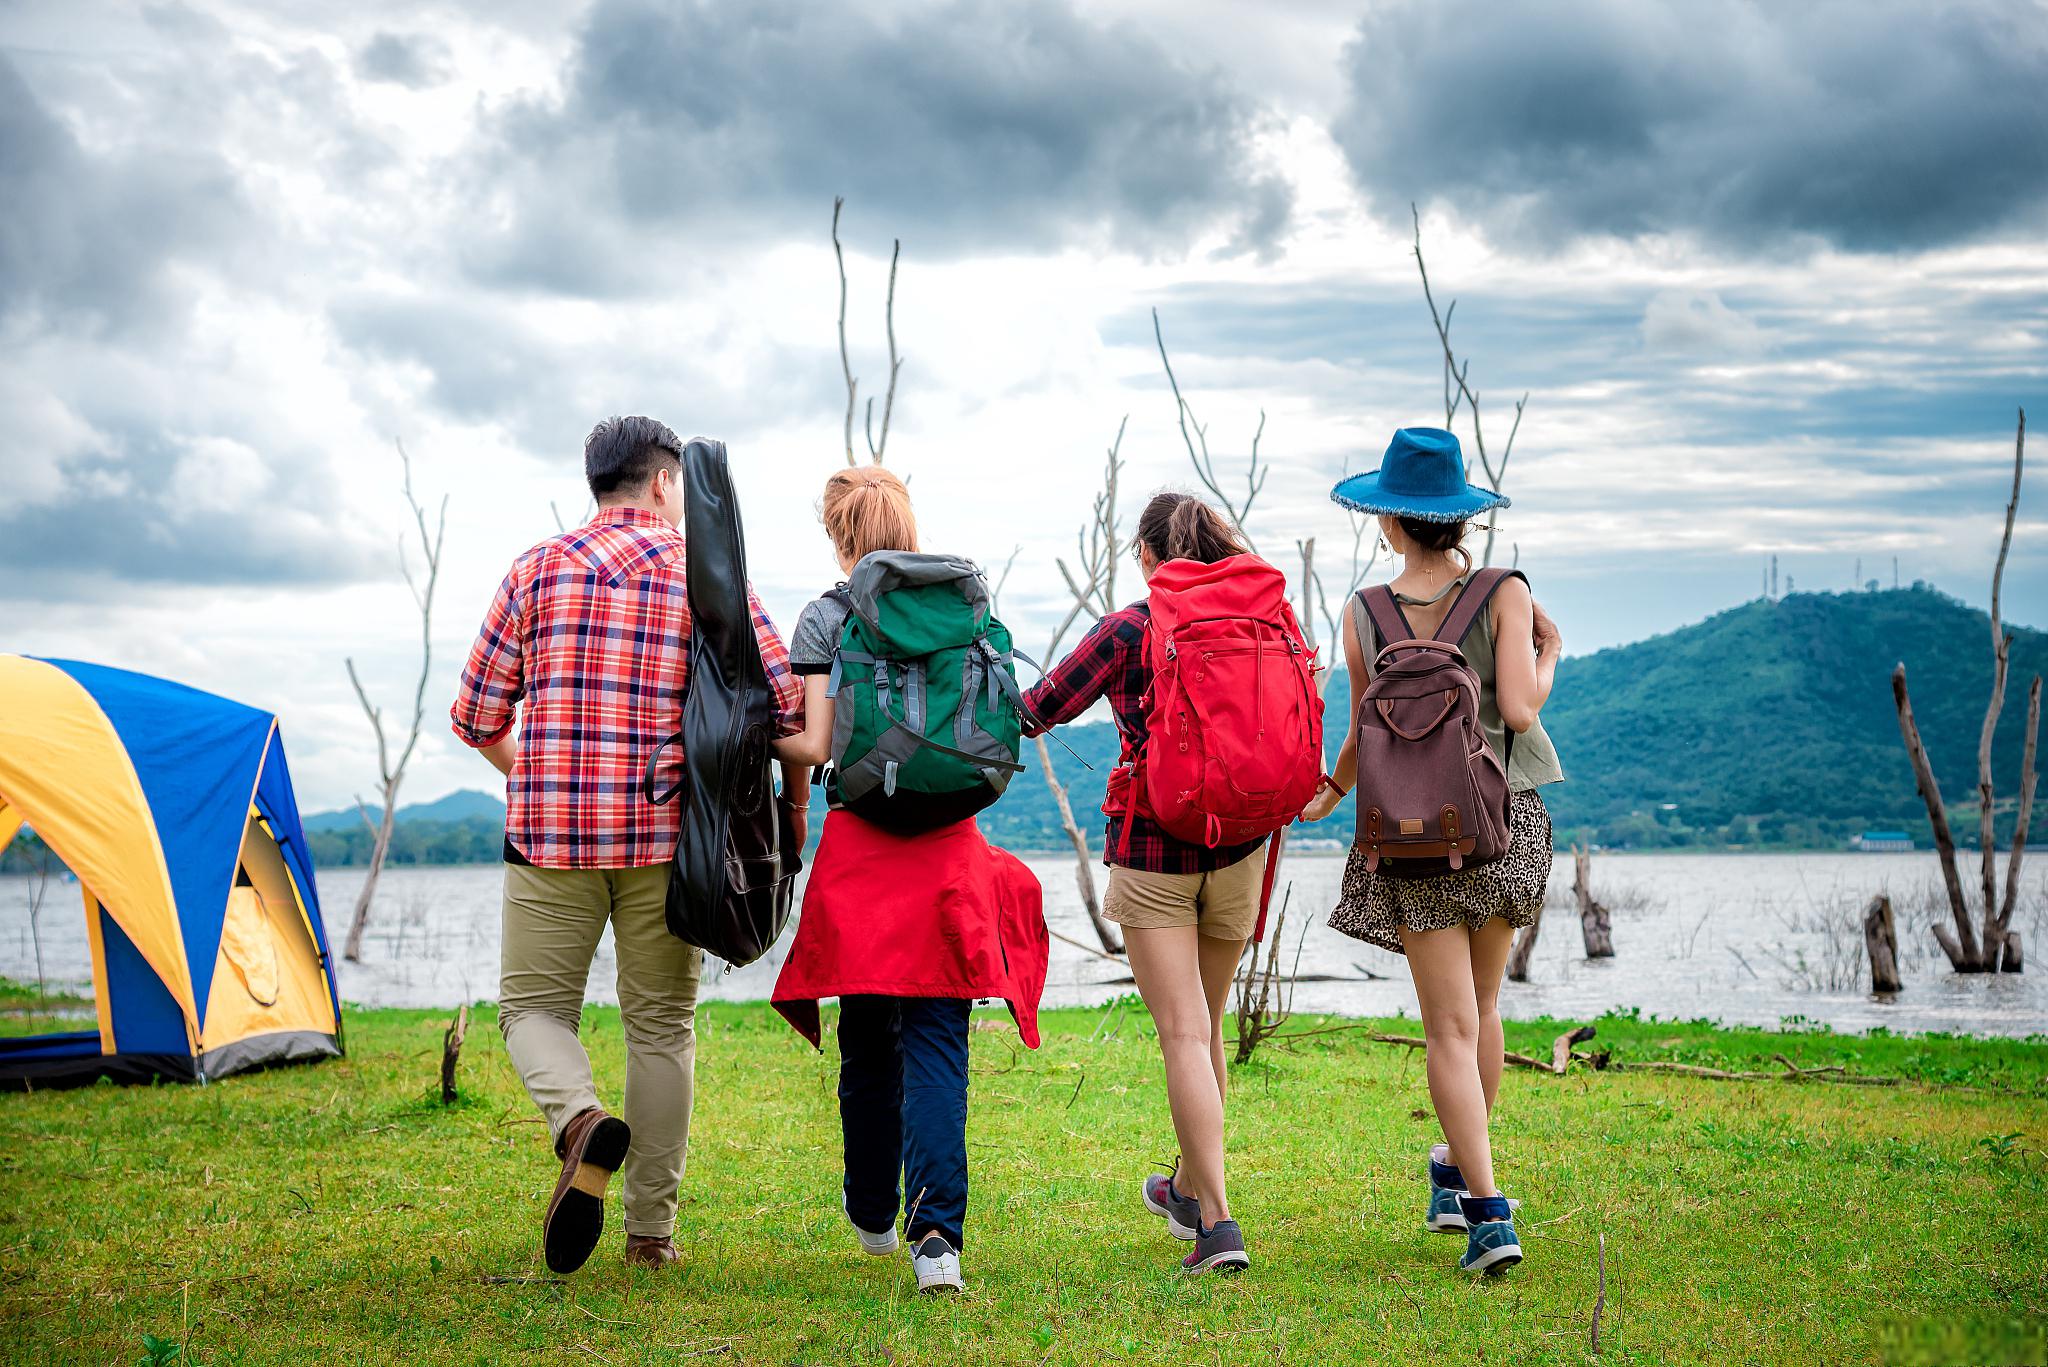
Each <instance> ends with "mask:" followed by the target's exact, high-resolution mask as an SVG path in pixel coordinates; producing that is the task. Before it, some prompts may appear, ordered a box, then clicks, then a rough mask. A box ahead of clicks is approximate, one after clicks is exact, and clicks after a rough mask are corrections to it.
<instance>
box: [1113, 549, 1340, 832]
mask: <svg viewBox="0 0 2048 1367" xmlns="http://www.w3.org/2000/svg"><path fill="white" fill-rule="evenodd" d="M1151 590H1152V593H1151V602H1152V621H1151V625H1150V626H1149V627H1148V628H1147V629H1146V632H1145V657H1146V661H1147V663H1149V664H1150V665H1151V667H1152V687H1151V688H1150V689H1149V690H1147V692H1146V694H1145V726H1146V732H1147V739H1146V742H1145V744H1144V746H1143V747H1142V748H1141V749H1140V750H1139V751H1138V752H1137V753H1136V754H1133V753H1132V749H1131V746H1130V745H1129V744H1128V742H1127V743H1126V745H1125V749H1124V766H1123V767H1121V768H1120V769H1119V771H1118V775H1116V776H1112V782H1111V784H1110V792H1111V799H1110V803H1106V804H1105V806H1106V807H1108V808H1109V810H1112V811H1115V810H1119V809H1120V810H1122V811H1123V812H1125V813H1126V820H1125V822H1124V828H1123V835H1124V840H1123V845H1124V848H1125V850H1126V851H1128V848H1129V843H1130V830H1131V823H1130V821H1129V820H1128V815H1129V814H1131V813H1142V814H1144V815H1147V816H1150V817H1152V818H1153V819H1154V820H1156V821H1157V822H1158V823H1159V824H1160V826H1161V827H1163V828H1164V829H1165V831H1166V832H1167V834H1169V835H1171V836H1173V837H1174V838H1175V839H1177V840H1182V841H1185V842H1187V843H1188V844H1190V845H1203V846H1207V847H1208V848H1210V849H1215V848H1218V847H1220V846H1225V845H1242V844H1246V843H1248V842H1250V841H1253V840H1257V839H1259V838H1260V837H1262V836H1266V835H1270V834H1272V833H1273V832H1274V831H1277V830H1279V829H1280V828H1281V827H1283V826H1285V825H1287V824H1288V823H1289V822H1290V821H1293V820H1294V818H1295V817H1297V816H1299V815H1300V814H1301V809H1302V808H1303V807H1305V806H1307V805H1308V802H1309V799H1310V798H1312V797H1314V796H1315V792H1316V783H1317V780H1318V779H1319V778H1320V776H1321V775H1322V771H1323V700H1322V698H1321V697H1319V696H1318V695H1317V693H1316V688H1315V655H1314V652H1312V651H1310V650H1309V648H1308V646H1307V644H1306V643H1305V642H1304V641H1303V639H1302V635H1301V627H1300V625H1299V623H1297V622H1296V621H1295V617H1294V609H1293V608H1291V607H1290V606H1288V603H1287V577H1286V576H1285V575H1283V574H1282V573H1281V572H1280V571H1279V570H1277V569H1275V568H1273V566H1271V565H1269V564H1267V563H1266V562H1265V561H1263V560H1261V559H1259V557H1257V556H1256V555H1250V554H1245V555H1233V556H1229V557H1227V558H1225V559H1222V560H1219V561H1217V562H1216V563H1214V564H1210V565H1205V564H1203V563H1202V562H1200V561H1198V560H1169V561H1167V562H1166V563H1165V564H1163V565H1161V566H1160V567H1159V568H1158V569H1157V570H1156V571H1154V573H1153V575H1152V585H1151ZM1119 796H1120V797H1121V798H1122V802H1121V806H1120V808H1119V807H1118V806H1115V805H1111V804H1114V803H1116V802H1117V799H1118V797H1119Z"/></svg>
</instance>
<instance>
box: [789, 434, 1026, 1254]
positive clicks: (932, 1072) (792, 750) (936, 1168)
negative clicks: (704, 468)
mask: <svg viewBox="0 0 2048 1367" xmlns="http://www.w3.org/2000/svg"><path fill="white" fill-rule="evenodd" d="M820 512H821V514H822V517H823V521H824V524H825V530H826V532H827V534H829V535H830V537H831V538H832V545H833V550H834V551H835V552H836V554H837V556H838V559H839V567H840V569H841V570H842V571H843V572H845V573H846V574H847V575H848V582H847V583H845V584H843V585H841V586H839V587H837V588H835V589H833V590H831V591H830V592H828V593H827V594H825V595H824V596H823V597H821V598H819V599H818V600H817V601H815V602H813V603H811V604H810V605H809V606H808V607H806V608H805V609H804V610H803V613H802V615H801V616H799V617H798V618H797V624H796V630H795V631H794V632H792V633H791V635H790V664H791V668H792V669H793V670H794V672H795V673H796V674H797V675H798V676H799V677H801V678H802V679H803V681H804V706H805V712H804V718H805V727H804V731H803V733H802V734H801V735H798V736H793V737H790V738H788V739H786V740H782V741H778V742H776V745H775V752H776V757H777V758H778V759H780V760H782V761H784V762H785V763H790V764H808V765H814V766H816V765H824V764H827V763H829V764H830V765H831V766H832V767H831V769H830V770H828V771H827V772H826V775H825V777H824V780H823V790H824V792H825V794H826V797H827V800H828V802H829V804H830V807H831V811H830V813H829V814H828V815H827V816H826V818H825V823H824V831H823V839H822V840H821V842H820V844H819V846H818V854H817V859H816V862H815V863H814V864H813V866H812V868H811V875H810V881H809V882H808V883H807V884H806V886H805V889H804V900H803V908H802V911H801V913H800V916H799V919H798V922H797V931H796V939H795V941H794V943H792V944H791V946H790V950H789V958H788V959H787V960H786V961H785V962H784V964H783V966H782V971H781V973H780V975H779V976H778V978H777V980H776V984H775V991H774V996H773V1000H774V1004H775V1008H776V1009H777V1010H778V1011H780V1012H781V1013H782V1015H783V1016H784V1017H785V1018H786V1019H787V1020H788V1021H789V1022H790V1024H791V1025H793V1026H795V1027H796V1029H797V1030H798V1031H800V1032H801V1033H802V1034H803V1035H804V1036H805V1037H806V1038H807V1039H809V1040H810V1041H811V1043H812V1044H814V1045H817V1044H821V1041H822V1031H821V1024H820V1019H819V1012H818V1002H819V1000H820V999H821V998H825V997H837V998H838V999H839V1029H838V1036H839V1057H840V1064H839V1117H840V1129H841V1134H842V1138H843V1140H844V1144H845V1180H844V1183H843V1188H842V1191H843V1194H842V1198H841V1204H842V1209H844V1210H845V1212H846V1218H847V1220H848V1221H849V1222H850V1223H851V1224H852V1225H853V1227H854V1230H855V1232H856V1233H857V1234H858V1236H859V1240H860V1246H861V1248H862V1249H863V1250H864V1251H865V1252H867V1253H870V1254H874V1255H876V1256H882V1255H886V1254H889V1253H892V1252H894V1251H895V1250H896V1248H897V1237H896V1220H897V1216H898V1214H899V1213H900V1214H902V1216H903V1223H904V1231H903V1232H904V1237H905V1239H906V1240H907V1241H908V1243H909V1244H910V1247H911V1268H912V1271H913V1273H914V1274H915V1276H916V1279H917V1288H918V1290H920V1291H929V1292H937V1291H953V1290H959V1289H960V1288H961V1287H962V1285H963V1279H962V1276H961V1268H960V1253H961V1249H962V1247H963V1245H964V1226H965V1223H966V1216H967V1053H968V1051H967V1030H968V1013H969V1011H970V1009H971V1008H972V1006H973V1004H974V1001H975V999H976V998H990V997H1000V998H1002V999H1004V1000H1005V1001H1007V1002H1008V1003H1009V1006H1010V1010H1011V1012H1012V1014H1013V1015H1014V1016H1015V1017H1016V1020H1017V1026H1018V1031H1019V1033H1020V1034H1021V1035H1022V1036H1023V1039H1024V1043H1025V1044H1026V1045H1027V1046H1029V1047H1031V1048H1034V1049H1035V1048H1037V1047H1038V1021H1037V1011H1038V998H1039V994H1040V992H1041V991H1043V989H1044V987H1045V973H1046V958H1047V955H1046V951H1047V938H1046V932H1045V918H1044V915H1043V911H1042V907H1041V902H1040V892H1039V886H1038V880H1037V879H1036V878H1035V877H1034V876H1033V875H1032V873H1031V871H1030V870H1029V869H1027V868H1025V867H1024V865H1023V863H1022V862H1020V861H1019V860H1017V859H1016V858H1014V857H1013V856H1011V855H1010V854H1008V853H1006V852H1005V851H1003V850H999V849H997V848H995V847H994V846H992V845H990V844H989V843H988V841H987V840H986V839H984V838H983V837H982V834H981V830H980V828H979V827H978V826H977V825H976V824H975V822H974V813H975V812H976V811H978V810H980V809H981V808H982V807H985V806H987V805H988V803H990V802H992V801H994V800H995V797H996V795H998V794H1000V793H1001V791H1002V789H1003V786H1004V784H1006V783H1007V782H1008V779H1009V776H1010V774H1012V773H1014V772H1016V771H1017V769H1018V767H1019V766H1018V765H1017V763H1016V759H1017V736H1018V718H1017V712H1016V699H1017V686H1016V681H1015V677H1014V674H1013V673H1012V669H1013V666H1011V664H1010V662H1009V636H1008V633H1007V632H1006V631H1004V630H1003V627H1002V624H1001V623H1000V622H998V621H996V620H995V617H994V616H993V614H992V612H991V611H990V603H989V595H988V586H987V584H986V583H984V582H983V581H982V578H981V573H980V571H979V570H978V569H976V568H975V567H974V566H973V565H972V564H971V563H969V562H967V561H963V560H958V559H955V558H951V557H946V556H935V555H924V554H921V553H919V551H918V549H917V546H918V540H917V522H916V519H915V517H914V516H913V514H912V512H911V507H910V494H909V491H908V490H907V489H905V488H904V486H903V482H902V481H901V480H899V479H897V478H896V476H894V475H892V474H890V473H889V472H888V471H887V470H884V469H882V468H880V467H879V466H864V467H857V468H853V469H847V470H841V471H839V472H838V473H836V474H834V475H833V476H832V478H831V479H830V480H829V481H827V483H826V486H825V497H824V500H823V502H822V504H821V505H820ZM899 1181H900V1186H899Z"/></svg>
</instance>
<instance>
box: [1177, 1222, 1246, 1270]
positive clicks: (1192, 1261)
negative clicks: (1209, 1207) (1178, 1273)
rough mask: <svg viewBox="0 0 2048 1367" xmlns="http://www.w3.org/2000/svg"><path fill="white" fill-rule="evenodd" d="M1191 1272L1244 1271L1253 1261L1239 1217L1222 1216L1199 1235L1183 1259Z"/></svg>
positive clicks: (1183, 1262) (1183, 1264) (1182, 1261)
mask: <svg viewBox="0 0 2048 1367" xmlns="http://www.w3.org/2000/svg"><path fill="white" fill-rule="evenodd" d="M1180 1265H1181V1266H1182V1267H1183V1268H1185V1269H1186V1270H1187V1271H1189V1272H1191V1273H1202V1272H1242V1271H1244V1270H1245V1269H1246V1268H1248V1267H1250V1266H1251V1265H1252V1260H1251V1256H1250V1255H1249V1254H1247V1253H1246V1252H1245V1251H1244V1233H1243V1231H1241V1230H1239V1229H1238V1227H1237V1221H1235V1220H1218V1221H1217V1222H1216V1223H1215V1224H1213V1225H1207V1226H1204V1227H1203V1228H1202V1229H1200V1230H1199V1231H1198V1232H1197V1233H1196V1235H1195V1248H1194V1252H1192V1253H1190V1254H1188V1256H1187V1257H1185V1258H1182V1259H1181V1260H1180Z"/></svg>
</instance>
